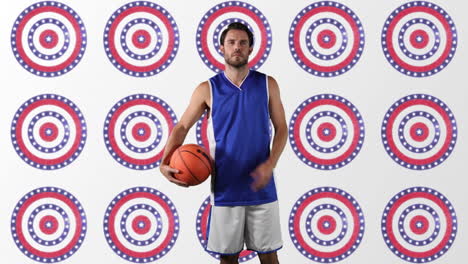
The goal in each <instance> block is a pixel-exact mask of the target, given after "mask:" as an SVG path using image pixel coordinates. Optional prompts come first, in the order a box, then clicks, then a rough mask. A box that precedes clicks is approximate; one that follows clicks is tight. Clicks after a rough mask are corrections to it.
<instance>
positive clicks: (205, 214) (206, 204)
mask: <svg viewBox="0 0 468 264" xmlns="http://www.w3.org/2000/svg"><path fill="white" fill-rule="evenodd" d="M210 211H211V203H210V197H208V198H206V199H205V201H203V203H202V204H201V206H200V208H199V209H198V213H197V220H196V224H195V229H196V231H197V237H198V241H200V244H201V246H202V247H203V248H204V249H206V246H207V243H208V241H207V234H208V223H209V222H208V221H209V218H210ZM207 252H208V251H207ZM208 254H210V255H211V256H213V257H214V258H216V259H218V260H219V259H220V255H219V254H215V253H212V252H208ZM256 256H257V253H256V252H255V251H250V250H243V251H241V252H240V254H239V262H240V263H242V262H246V261H249V260H251V259H253V258H255V257H256Z"/></svg>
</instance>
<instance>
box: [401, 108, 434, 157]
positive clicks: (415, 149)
mask: <svg viewBox="0 0 468 264" xmlns="http://www.w3.org/2000/svg"><path fill="white" fill-rule="evenodd" d="M414 117H424V118H425V119H427V120H429V121H430V122H431V123H432V127H433V128H434V138H433V139H432V141H431V142H430V143H429V144H428V145H427V146H425V147H422V148H418V147H415V146H412V145H411V144H410V143H408V141H407V140H406V137H405V133H404V131H405V125H406V124H407V123H408V121H409V120H410V119H411V118H414ZM398 139H399V140H400V142H401V144H402V145H403V147H405V148H406V149H407V150H409V151H411V152H414V153H426V152H428V151H431V150H432V149H433V148H434V147H435V146H437V143H438V142H439V139H440V125H439V122H438V121H437V119H435V117H434V116H433V115H431V114H430V113H428V112H425V111H415V112H412V113H409V114H407V115H406V116H405V117H404V118H403V119H402V120H401V122H400V125H399V126H398Z"/></svg>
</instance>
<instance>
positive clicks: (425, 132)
mask: <svg viewBox="0 0 468 264" xmlns="http://www.w3.org/2000/svg"><path fill="white" fill-rule="evenodd" d="M410 135H411V138H412V139H413V140H414V141H417V142H422V141H424V140H426V139H427V137H428V136H429V128H428V127H427V125H426V124H424V123H422V122H418V123H414V124H413V125H412V126H411V128H410Z"/></svg>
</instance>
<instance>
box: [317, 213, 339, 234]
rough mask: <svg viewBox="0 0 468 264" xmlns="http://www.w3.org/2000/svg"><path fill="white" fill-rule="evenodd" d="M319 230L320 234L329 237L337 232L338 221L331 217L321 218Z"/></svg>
mask: <svg viewBox="0 0 468 264" xmlns="http://www.w3.org/2000/svg"><path fill="white" fill-rule="evenodd" d="M317 229H318V230H319V231H320V233H322V234H325V235H329V234H331V233H333V232H334V231H335V229H336V221H335V219H334V218H333V217H331V216H329V215H324V216H321V217H320V218H319V220H318V221H317Z"/></svg>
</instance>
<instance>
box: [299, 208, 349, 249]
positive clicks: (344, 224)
mask: <svg viewBox="0 0 468 264" xmlns="http://www.w3.org/2000/svg"><path fill="white" fill-rule="evenodd" d="M322 210H332V211H334V212H335V213H336V214H338V215H339V216H340V218H341V230H340V232H339V234H338V236H337V237H335V238H333V239H331V240H323V239H320V238H319V237H318V236H316V235H315V234H314V228H312V227H311V220H312V219H313V217H314V216H315V215H316V214H317V213H319V212H320V211H322ZM347 222H348V221H347V219H346V215H345V214H344V212H343V210H341V208H339V207H337V206H336V205H333V204H320V205H317V206H316V207H314V208H313V209H312V210H311V211H310V213H309V214H308V215H307V221H306V230H307V234H308V235H309V237H310V239H312V240H313V241H314V242H315V243H317V244H319V245H321V246H333V245H335V244H337V243H339V242H340V241H341V240H342V239H343V238H344V237H345V235H346V233H347V231H348V224H347Z"/></svg>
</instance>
